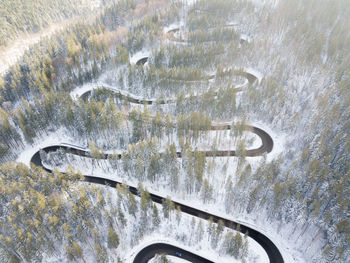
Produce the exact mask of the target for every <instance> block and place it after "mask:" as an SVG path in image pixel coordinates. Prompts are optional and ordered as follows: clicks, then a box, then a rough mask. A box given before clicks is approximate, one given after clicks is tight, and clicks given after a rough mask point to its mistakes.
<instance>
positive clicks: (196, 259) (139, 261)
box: [133, 243, 214, 263]
mask: <svg viewBox="0 0 350 263" xmlns="http://www.w3.org/2000/svg"><path fill="white" fill-rule="evenodd" d="M157 254H166V255H169V256H174V257H178V258H182V259H185V260H188V261H190V262H193V263H214V262H213V261H210V260H208V259H206V258H203V257H201V256H198V255H196V254H193V253H192V252H189V251H187V250H184V249H182V248H178V247H175V246H172V245H169V244H165V243H154V244H152V245H149V246H147V247H145V248H143V249H142V250H141V251H140V252H139V253H138V254H137V255H136V257H135V259H134V261H133V263H147V262H148V261H149V260H150V259H152V258H154V257H155V255H157Z"/></svg>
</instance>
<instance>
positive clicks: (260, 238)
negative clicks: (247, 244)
mask: <svg viewBox="0 0 350 263" xmlns="http://www.w3.org/2000/svg"><path fill="white" fill-rule="evenodd" d="M64 147H65V149H66V150H69V151H71V152H72V153H74V154H78V155H84V156H88V155H89V153H88V152H86V151H83V150H81V149H74V148H73V147H68V146H64ZM58 148H62V146H50V147H46V148H44V149H42V150H44V151H45V152H50V151H55V150H57V149H58ZM31 163H32V164H34V165H36V166H40V167H42V168H43V169H44V170H46V171H47V172H52V170H51V169H49V168H47V167H45V166H44V164H43V162H42V159H41V157H40V152H39V151H38V152H36V153H35V154H34V155H33V157H32V158H31ZM84 179H85V181H86V182H89V183H94V184H101V185H107V186H109V187H112V188H115V187H116V186H117V185H121V184H122V183H121V182H118V181H115V180H111V179H106V178H101V177H95V176H91V175H84ZM128 190H129V191H130V192H131V193H132V194H134V195H139V191H138V189H137V188H136V187H133V186H128ZM150 197H151V200H152V201H153V202H155V203H158V204H162V201H163V200H164V199H165V197H162V196H159V195H156V194H153V193H150ZM174 204H175V206H176V207H179V208H180V209H181V211H182V212H183V213H186V214H189V215H192V216H195V217H197V218H201V219H205V220H208V219H210V218H211V219H212V220H213V222H215V223H217V222H218V221H219V220H222V221H223V222H224V225H225V226H226V227H228V228H231V229H234V230H237V231H240V232H241V233H243V234H245V233H248V235H249V236H250V237H251V238H253V239H254V240H255V241H256V242H258V243H259V244H260V245H261V246H262V247H263V248H264V250H265V251H266V253H267V255H268V257H269V260H270V262H271V263H284V260H283V257H282V255H281V253H280V251H279V250H278V248H277V247H276V245H275V244H274V243H273V242H272V241H271V240H270V239H269V238H268V237H267V236H265V235H264V234H262V233H260V232H259V231H257V230H255V229H253V228H251V227H249V226H246V225H244V224H240V223H238V222H236V221H233V220H229V219H227V218H223V217H220V216H217V215H215V214H212V213H209V212H206V211H203V210H200V209H197V208H194V207H190V206H188V205H185V204H183V203H180V202H174ZM238 225H239V228H238ZM152 251H153V252H152ZM165 252H167V251H165ZM173 252H174V249H171V250H169V253H173ZM140 253H141V255H139V254H138V255H137V256H136V258H142V255H144V256H145V257H146V256H147V257H149V256H150V255H151V254H152V253H153V256H154V255H155V254H157V253H158V250H157V249H150V250H146V251H141V252H140ZM189 256H191V255H189ZM192 256H193V257H194V256H196V255H194V254H192ZM196 257H197V256H196ZM198 257H199V256H198ZM136 258H135V259H136ZM139 262H147V261H136V260H134V263H139ZM192 262H210V261H192Z"/></svg>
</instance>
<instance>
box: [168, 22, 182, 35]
mask: <svg viewBox="0 0 350 263" xmlns="http://www.w3.org/2000/svg"><path fill="white" fill-rule="evenodd" d="M183 25H184V24H183V22H181V23H180V22H178V23H173V24H170V25H169V26H166V27H164V29H163V32H164V33H168V32H169V31H171V30H174V29H177V28H181V27H182V26H183Z"/></svg>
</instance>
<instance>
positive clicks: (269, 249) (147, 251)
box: [31, 29, 284, 263]
mask: <svg viewBox="0 0 350 263" xmlns="http://www.w3.org/2000/svg"><path fill="white" fill-rule="evenodd" d="M176 30H178V29H173V30H170V31H169V32H171V33H175V32H176ZM169 32H168V33H169ZM147 61H148V57H142V58H141V59H139V60H138V61H137V62H136V64H137V65H144V64H145V63H146V62H147ZM244 76H245V77H246V78H247V79H248V83H249V84H253V83H254V82H255V81H256V80H257V77H256V76H254V75H253V74H251V73H248V72H246V73H245V74H244ZM214 77H215V76H214ZM240 90H241V88H239V90H238V91H240ZM116 94H117V95H118V96H119V97H120V98H122V99H125V100H127V101H129V102H132V103H136V104H149V105H150V104H154V103H156V101H155V100H145V99H140V98H137V97H133V96H132V95H130V94H123V93H121V92H116ZM90 96H91V90H89V91H87V92H85V93H83V94H82V95H81V96H80V97H81V98H82V99H83V100H85V101H87V100H88V98H89V97H90ZM175 101H176V100H174V99H170V100H162V101H160V102H159V101H158V102H157V103H160V104H168V103H174V102H175ZM232 127H233V126H232V125H228V124H217V125H211V127H210V128H209V129H210V130H231V129H232ZM245 130H247V131H249V132H252V133H254V134H256V135H257V136H259V137H260V139H261V141H262V144H261V146H260V147H259V148H255V149H248V150H246V151H245V156H249V157H255V156H261V155H264V154H267V153H270V152H271V151H272V149H273V140H272V138H271V136H270V135H269V134H268V133H267V132H265V131H264V130H262V129H260V128H258V127H255V126H249V125H247V126H246V127H245ZM58 149H63V150H64V151H66V152H69V153H71V154H74V155H79V156H84V157H87V158H92V157H91V155H90V153H89V151H88V150H85V149H81V148H78V147H75V146H73V145H72V146H69V145H60V144H57V145H51V146H48V147H45V148H43V149H41V150H42V151H44V152H46V153H49V152H54V151H57V150H58ZM202 153H204V154H205V156H206V157H225V156H237V155H238V154H237V152H236V151H235V150H227V151H202ZM113 156H114V157H115V155H113ZM108 157H110V155H109V154H107V153H104V154H103V156H102V159H107V158H108ZM177 157H178V158H181V157H182V153H181V152H180V151H179V152H177ZM117 158H118V159H121V158H122V156H121V154H119V155H117ZM31 163H32V164H34V165H36V166H40V167H42V168H43V169H44V170H46V171H48V172H52V170H51V169H50V168H49V167H47V166H45V164H44V163H43V161H42V159H41V156H40V151H37V152H36V153H35V154H34V155H33V156H32V158H31ZM84 178H85V181H86V182H89V183H94V184H100V185H106V186H109V187H112V188H115V187H116V186H117V185H121V184H122V183H121V182H118V181H115V180H111V179H107V178H102V177H95V176H92V175H84ZM128 190H129V191H130V192H131V193H132V194H134V195H137V196H139V191H138V189H137V188H136V187H133V186H128ZM150 197H151V200H152V201H153V202H155V203H158V204H162V201H163V200H165V199H166V198H165V197H163V196H159V195H157V194H154V193H150ZM174 204H175V205H176V206H177V207H179V208H180V209H181V211H182V212H183V213H186V214H188V215H191V216H194V217H197V218H200V219H204V220H209V219H212V220H213V221H214V222H215V223H217V222H218V221H219V220H222V221H223V222H224V225H225V226H226V227H227V228H230V229H234V230H237V231H240V232H241V233H243V234H245V233H248V235H249V237H251V238H253V239H254V240H255V241H256V242H257V243H259V244H260V245H261V246H262V247H263V248H264V250H265V251H266V253H267V255H268V258H269V260H270V262H272V263H283V262H284V260H283V257H282V255H281V253H280V251H279V250H278V248H277V246H276V245H275V244H274V243H273V242H272V241H271V240H270V239H269V238H268V237H267V236H266V235H264V234H263V233H261V232H259V231H257V230H255V229H253V228H251V227H249V226H247V225H244V224H242V223H238V222H236V221H233V220H230V219H228V218H224V217H220V216H218V215H215V214H212V213H209V212H207V211H204V210H200V209H197V208H195V207H191V206H188V205H186V204H183V203H180V202H174ZM238 226H239V227H238ZM163 253H164V254H167V255H172V256H175V257H179V258H183V259H185V260H188V261H190V262H193V263H209V262H210V263H211V262H212V261H210V260H208V259H205V258H203V257H201V256H199V255H196V254H194V253H192V252H189V251H186V250H184V249H181V248H178V247H176V246H172V245H170V244H165V243H154V244H152V245H149V246H147V247H145V248H143V249H142V250H141V251H139V252H138V254H137V255H136V256H135V258H134V261H133V262H134V263H147V262H148V261H149V260H150V259H151V258H153V257H154V256H155V255H156V254H163Z"/></svg>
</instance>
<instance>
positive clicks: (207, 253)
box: [124, 214, 269, 263]
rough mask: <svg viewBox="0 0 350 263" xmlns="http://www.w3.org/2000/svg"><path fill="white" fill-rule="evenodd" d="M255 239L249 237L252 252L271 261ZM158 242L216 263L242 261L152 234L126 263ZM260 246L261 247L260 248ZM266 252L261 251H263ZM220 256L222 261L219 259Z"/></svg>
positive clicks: (132, 252)
mask: <svg viewBox="0 0 350 263" xmlns="http://www.w3.org/2000/svg"><path fill="white" fill-rule="evenodd" d="M183 216H185V217H188V220H190V219H191V218H192V216H189V215H186V214H184V215H183ZM254 242H255V241H254V240H252V239H251V238H249V250H250V252H251V253H253V254H255V255H257V258H258V259H259V262H261V263H265V262H266V263H267V262H269V259H268V257H267V255H266V253H265V251H264V250H263V249H262V248H261V247H260V245H258V244H257V243H256V242H255V243H254ZM156 243H164V244H169V245H173V246H176V247H179V248H181V249H183V250H187V251H189V252H191V253H193V254H197V255H200V256H201V257H204V258H206V259H208V260H210V261H213V262H216V263H239V262H241V261H240V260H235V259H234V258H232V257H228V256H224V255H218V254H217V253H215V252H213V251H212V250H211V249H203V250H200V251H199V250H196V249H193V247H189V246H186V245H184V244H182V243H180V242H178V241H174V240H171V239H169V238H164V236H163V235H161V234H158V233H156V234H152V235H149V236H147V237H146V238H144V239H143V240H142V242H141V243H140V244H139V245H138V246H135V247H134V248H133V249H132V250H131V251H130V252H129V253H128V254H127V255H126V257H125V259H124V260H125V263H133V259H134V258H135V256H136V255H137V254H138V253H139V252H140V251H141V250H142V249H144V248H145V247H147V246H150V245H152V244H156ZM259 247H260V249H259ZM262 251H263V252H264V253H265V255H264V253H261V252H262ZM172 258H173V259H175V258H176V259H177V260H178V262H179V263H180V262H188V261H187V260H180V259H179V258H177V257H172ZM218 258H220V261H218Z"/></svg>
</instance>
